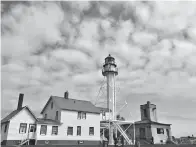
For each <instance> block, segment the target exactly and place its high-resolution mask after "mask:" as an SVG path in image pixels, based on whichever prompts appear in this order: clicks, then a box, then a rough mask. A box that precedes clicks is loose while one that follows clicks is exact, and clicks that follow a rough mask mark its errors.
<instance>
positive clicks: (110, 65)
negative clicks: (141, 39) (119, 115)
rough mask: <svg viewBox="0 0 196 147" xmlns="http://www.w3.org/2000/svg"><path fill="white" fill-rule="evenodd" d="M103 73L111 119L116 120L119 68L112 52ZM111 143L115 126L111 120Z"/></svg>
mask: <svg viewBox="0 0 196 147" xmlns="http://www.w3.org/2000/svg"><path fill="white" fill-rule="evenodd" d="M102 75H103V76H106V79H107V108H108V110H109V111H112V112H110V113H109V114H110V117H109V120H110V121H113V120H116V92H115V76H117V75H118V68H117V65H116V63H115V59H114V57H112V56H111V55H110V54H109V56H108V57H106V58H105V63H104V64H103V69H102ZM109 144H110V145H113V144H114V140H113V127H112V125H110V122H109Z"/></svg>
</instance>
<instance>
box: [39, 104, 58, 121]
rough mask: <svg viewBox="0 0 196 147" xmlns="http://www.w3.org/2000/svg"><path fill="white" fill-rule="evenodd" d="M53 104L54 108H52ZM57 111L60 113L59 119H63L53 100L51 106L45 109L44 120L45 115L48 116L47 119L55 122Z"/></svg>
mask: <svg viewBox="0 0 196 147" xmlns="http://www.w3.org/2000/svg"><path fill="white" fill-rule="evenodd" d="M51 103H53V108H51ZM56 111H58V118H61V114H60V110H59V108H58V107H57V106H56V105H55V103H54V102H53V101H52V100H51V101H50V102H49V104H48V105H47V106H46V108H45V110H44V112H43V118H44V116H45V114H47V119H53V120H55V116H56Z"/></svg>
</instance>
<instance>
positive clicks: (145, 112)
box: [144, 109, 147, 117]
mask: <svg viewBox="0 0 196 147" xmlns="http://www.w3.org/2000/svg"><path fill="white" fill-rule="evenodd" d="M144 117H147V111H146V109H144Z"/></svg>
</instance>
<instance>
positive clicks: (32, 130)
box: [29, 124, 36, 139]
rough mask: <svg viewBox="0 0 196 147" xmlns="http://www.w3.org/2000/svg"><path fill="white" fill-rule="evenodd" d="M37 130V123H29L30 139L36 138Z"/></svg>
mask: <svg viewBox="0 0 196 147" xmlns="http://www.w3.org/2000/svg"><path fill="white" fill-rule="evenodd" d="M35 132H36V125H35V124H29V139H34V138H35Z"/></svg>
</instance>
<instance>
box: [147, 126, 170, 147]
mask: <svg viewBox="0 0 196 147" xmlns="http://www.w3.org/2000/svg"><path fill="white" fill-rule="evenodd" d="M157 128H163V129H164V134H157ZM169 128H170V127H169V126H161V125H152V126H151V130H152V136H153V137H154V143H156V144H161V142H160V140H163V142H164V143H165V142H166V141H167V139H168V136H167V131H166V129H169Z"/></svg>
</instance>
